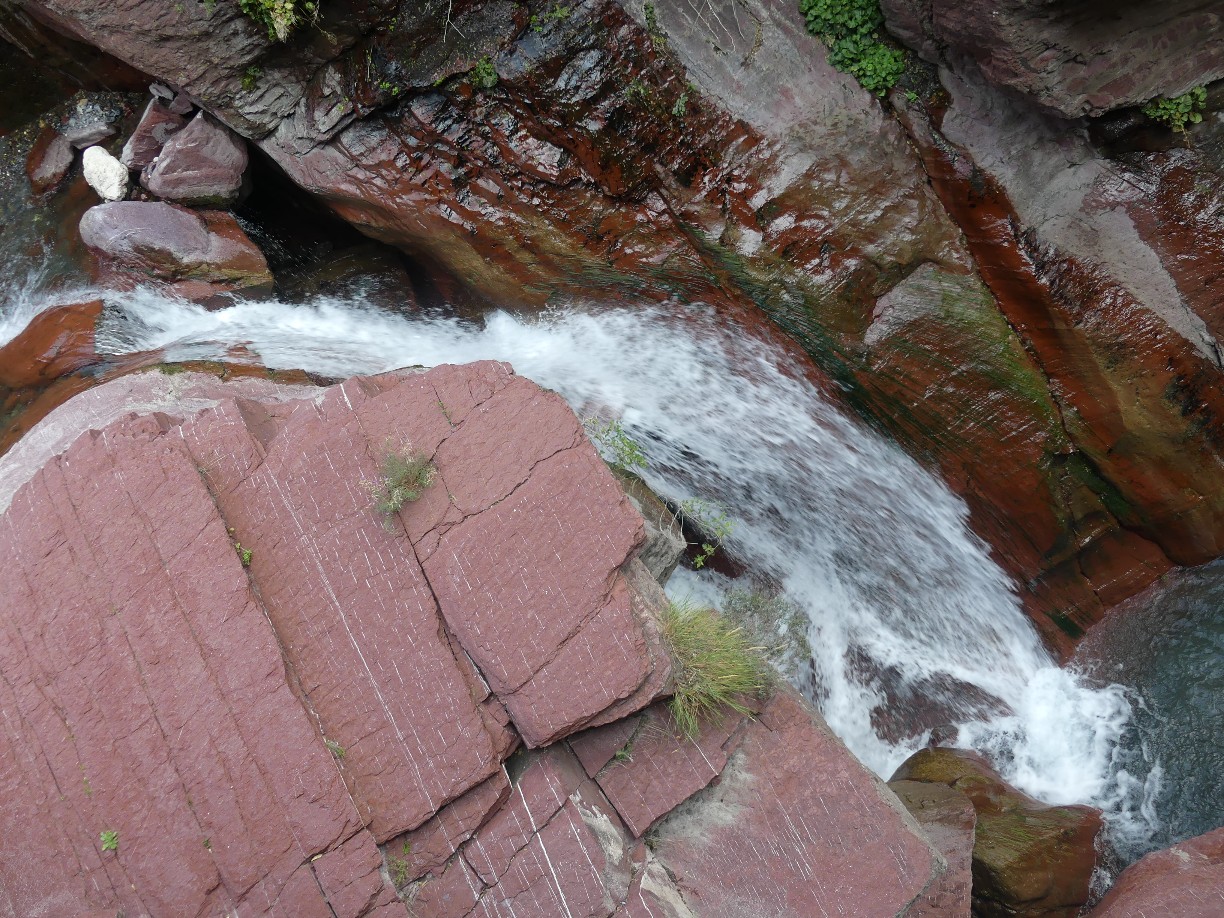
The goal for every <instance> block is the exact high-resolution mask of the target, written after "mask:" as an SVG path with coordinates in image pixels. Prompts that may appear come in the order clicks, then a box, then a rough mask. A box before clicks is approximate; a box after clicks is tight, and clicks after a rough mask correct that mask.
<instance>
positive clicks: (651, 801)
mask: <svg viewBox="0 0 1224 918" xmlns="http://www.w3.org/2000/svg"><path fill="white" fill-rule="evenodd" d="M743 722H744V718H743V717H742V716H741V715H739V714H736V713H735V712H734V711H728V712H727V713H726V714H725V716H723V717H721V718H719V719H718V720H716V721H712V722H710V723H707V724H704V725H703V726H702V729H701V732H700V733H699V734H698V735H697V737H696V738H695V739H689V738H687V737H686V736H684V735H683V734H681V733H679V732H677V730H676V727H675V724H674V723H673V722H672V719H671V717H670V716H669V714H668V713H667V708H666V706H665V705H655V706H653V707H650V708H648V709H647V710H646V713H645V714H644V715H643V716H642V719H641V723H640V724H639V725H638V728H637V730H636V731H635V733H634V734H633V736H632V738H631V741H630V743H629V745H628V747H627V748H626V750H625V755H624V756H623V757H622V758H620V759H616V760H613V761H611V762H609V763H608V764H607V765H605V766H604V768H603V770H602V771H600V772H599V774H598V775H597V776H596V778H595V780H596V781H597V782H598V783H599V787H600V789H601V790H602V791H603V792H604V794H605V795H606V796H607V798H608V801H609V802H610V803H611V804H612V805H613V806H614V807H616V811H617V813H619V814H620V817H621V819H623V820H624V821H625V825H626V826H628V827H629V830H630V831H631V832H632V833H633V835H634V837H635V838H641V837H642V836H643V835H645V834H646V830H647V829H649V828H650V826H651V825H652V824H653V823H654V821H655V820H656V819H659V818H660V817H662V816H666V815H667V814H668V813H669V812H671V811H672V810H673V809H675V808H676V807H677V806H679V805H680V804H681V803H683V802H684V801H685V800H687V799H688V798H689V797H691V796H692V795H693V794H695V793H697V791H699V790H701V789H702V788H703V787H705V786H706V785H707V784H709V783H710V782H711V781H713V780H714V779H715V778H717V777H718V776H719V775H720V774H721V773H722V770H723V767H724V766H725V765H726V764H727V757H728V756H729V755H730V753H731V751H732V750H733V748H734V745H735V743H734V740H733V736H734V735H735V734H736V732H737V731H738V730H739V727H740V725H741V724H742V723H743Z"/></svg>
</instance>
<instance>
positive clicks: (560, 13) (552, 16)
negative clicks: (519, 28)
mask: <svg viewBox="0 0 1224 918" xmlns="http://www.w3.org/2000/svg"><path fill="white" fill-rule="evenodd" d="M569 15H570V8H569V7H568V6H562V5H561V4H559V3H558V4H557V5H556V6H554V7H553V8H552V9H551V10H550V11H549V12H547V13H544V14H543V15H539V16H537V15H535V14H532V17H531V30H532V31H533V32H543V31H544V27H545V26H546V25H548V23H550V22H560V21H561V20H562V19H568V18H569Z"/></svg>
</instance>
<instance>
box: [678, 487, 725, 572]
mask: <svg viewBox="0 0 1224 918" xmlns="http://www.w3.org/2000/svg"><path fill="white" fill-rule="evenodd" d="M680 513H681V514H682V516H683V517H684V518H686V519H687V521H688V522H689V523H690V524H692V525H693V526H694V527H696V529H697V530H698V531H699V532H700V533H701V534H702V536H703V541H702V542H701V543H700V549H701V550H700V551H699V552H697V555H696V556H695V557H694V558H693V567H695V568H697V569H698V570H701V568H703V567H705V564H706V562H707V561H709V560H710V558H711V557H713V555H714V552H716V551H718V549H720V548H722V545H723V543H724V542H725V541H727V539H729V538H730V537H731V533H732V532H734V531H735V520H733V519H731V517H730V516H729V515H728V514H727V508H726V507H724V506H723V505H722V504H720V503H718V502H717V501H712V500H706V499H705V498H702V497H690V498H689V499H688V500H682V501H680Z"/></svg>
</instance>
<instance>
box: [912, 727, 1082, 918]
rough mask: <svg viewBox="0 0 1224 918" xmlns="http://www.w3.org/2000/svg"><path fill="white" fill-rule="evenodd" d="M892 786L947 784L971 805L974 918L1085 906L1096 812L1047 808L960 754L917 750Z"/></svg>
mask: <svg viewBox="0 0 1224 918" xmlns="http://www.w3.org/2000/svg"><path fill="white" fill-rule="evenodd" d="M892 782H922V783H929V784H942V785H947V786H949V787H951V788H954V789H955V790H957V791H959V792H961V793H962V794H963V795H964V796H965V797H967V798H968V799H969V801H970V802H971V803H972V804H973V809H974V811H975V813H976V814H977V826H976V829H975V832H974V842H973V913H974V915H980V916H982V918H1030V916H1031V918H1038V916H1049V918H1075V916H1076V915H1078V914H1079V911H1080V909H1081V908H1082V907H1083V906H1084V904H1085V903H1087V901H1088V898H1089V895H1090V885H1091V881H1092V872H1093V870H1094V868H1095V867H1096V857H1097V853H1096V847H1095V844H1096V837H1097V835H1098V833H1099V832H1100V830H1101V826H1102V822H1101V813H1100V811H1099V810H1096V809H1093V808H1092V807H1087V806H1047V805H1046V804H1044V803H1041V802H1040V801H1038V800H1034V799H1033V798H1031V797H1029V796H1027V795H1025V794H1023V793H1021V792H1020V791H1018V790H1016V789H1015V788H1014V787H1012V786H1010V785H1009V784H1007V783H1006V782H1005V781H1004V780H1003V779H1002V778H1000V777H999V776H998V774H997V773H996V772H995V771H994V769H992V768H991V767H990V764H989V763H988V762H987V761H986V760H985V759H984V758H983V757H982V756H980V755H978V754H977V753H973V752H966V751H964V750H959V749H943V748H939V749H923V750H920V751H919V752H916V753H914V754H913V755H912V756H910V757H909V758H908V759H906V760H905V762H904V763H903V764H902V765H901V767H900V768H898V769H897V771H896V773H895V774H894V775H893V777H892ZM909 796H910V797H911V799H914V795H913V794H910V795H909Z"/></svg>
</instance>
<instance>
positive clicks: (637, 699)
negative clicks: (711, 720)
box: [0, 363, 944, 918]
mask: <svg viewBox="0 0 1224 918" xmlns="http://www.w3.org/2000/svg"><path fill="white" fill-rule="evenodd" d="M134 409H135V410H134ZM82 422H84V423H85V424H86V425H87V426H88V427H89V428H90V429H88V430H87V431H86V432H84V433H80V431H81V430H82ZM78 434H79V435H78ZM406 440H410V441H411V443H412V445H413V447H414V448H416V449H420V450H424V451H425V452H427V453H428V454H429V455H431V456H432V458H433V461H434V463H435V464H436V467H437V479H436V481H435V483H434V484H433V485H432V486H431V487H430V488H428V489H427V490H426V491H425V493H424V495H423V496H422V497H421V499H420V500H419V501H417V502H416V503H412V504H408V505H405V507H404V509H403V510H401V511H400V512H399V514H397V515H396V516H394V517H393V518H391V519H389V520H387V521H386V525H384V521H382V520H380V519H379V517H378V515H377V514H376V513H375V512H374V511H373V510H372V509H371V507H370V495H369V493H368V491H367V489H366V487H365V486H363V484H362V480H363V479H373V478H375V477H376V476H377V475H378V461H379V457H380V455H381V454H382V452H383V451H384V450H385V449H387V448H388V445H389V444H390V446H392V447H398V446H400V445H401V444H403V443H404V442H405V441H406ZM0 508H3V511H2V512H3V516H0V561H2V562H3V564H4V569H5V570H6V571H8V572H10V574H12V576H6V577H5V578H4V579H3V582H2V583H0V618H3V622H4V628H5V633H6V634H8V635H10V636H12V638H13V639H12V640H6V641H5V642H3V643H2V644H0V672H3V675H4V678H3V680H0V704H2V705H3V709H4V710H5V711H8V712H10V717H9V718H7V719H6V722H5V723H6V726H5V728H4V730H3V732H0V790H2V791H3V793H0V831H2V832H4V834H5V837H6V838H7V839H8V842H7V843H6V850H8V845H11V846H12V848H11V851H12V854H11V856H9V855H6V857H5V858H4V859H3V862H2V863H0V893H2V896H3V898H0V902H2V903H3V905H4V907H5V908H6V909H7V912H8V913H11V914H14V915H29V914H51V913H54V914H56V915H63V916H78V915H80V916H84V915H92V914H97V913H99V912H107V913H113V912H114V911H115V910H116V909H119V910H122V911H124V912H125V913H128V914H148V915H152V916H157V915H181V914H184V913H190V914H199V913H220V912H230V911H240V912H241V913H243V914H269V915H271V914H278V915H295V916H296V915H303V916H305V915H344V916H353V918H360V916H367V915H388V916H389V915H396V914H398V915H407V914H412V915H430V916H436V918H444V916H448V915H456V916H464V915H469V914H471V915H510V914H519V915H528V914H529V915H554V914H571V915H584V916H604V918H607V916H611V915H613V914H616V915H620V916H628V915H643V916H644V915H650V914H655V915H658V914H670V915H677V916H680V915H708V916H727V915H734V914H740V913H741V912H742V913H743V914H754V915H758V914H771V915H780V916H791V915H793V916H801V915H802V916H807V915H810V914H813V913H821V912H829V911H830V910H832V909H834V908H836V907H838V904H839V903H845V902H848V901H853V902H855V903H856V907H857V908H858V911H857V914H861V915H864V916H881V918H883V916H893V915H898V914H905V913H907V910H908V909H909V907H910V905H911V904H912V903H914V902H915V901H916V900H918V899H919V898H920V897H921V896H922V895H923V894H924V892H925V891H926V890H927V889H928V888H929V887H931V885H932V884H933V883H935V882H937V881H938V879H939V877H940V875H941V874H942V872H943V869H944V862H943V860H942V858H941V857H940V855H939V854H938V853H937V852H936V851H935V850H934V849H932V848H931V847H930V846H929V844H928V843H927V842H926V841H925V840H924V839H923V838H922V837H921V835H920V834H918V832H917V830H916V827H915V826H914V824H913V823H912V821H910V820H909V818H908V816H906V814H905V812H904V809H903V808H902V807H901V806H900V804H899V803H898V802H897V801H896V799H895V798H893V797H892V795H891V794H890V793H889V792H888V791H887V789H885V788H884V787H883V785H881V784H880V783H879V782H878V781H877V780H875V779H874V778H873V777H871V776H870V775H869V774H868V773H867V772H866V771H865V770H864V769H863V768H862V766H860V765H859V764H858V763H857V762H856V761H854V759H853V757H852V756H850V755H849V753H848V752H847V751H846V750H845V748H844V747H843V746H842V745H841V744H840V742H838V741H837V740H836V739H835V738H834V737H832V736H831V735H830V734H829V732H828V731H827V729H826V728H824V727H823V725H821V724H820V723H819V720H818V718H817V716H816V715H815V714H814V712H813V711H811V709H810V708H808V707H807V706H806V705H805V704H804V703H803V702H802V701H800V700H799V699H798V698H797V697H795V696H793V695H792V694H790V693H789V691H787V692H780V693H779V694H777V695H776V696H775V697H774V698H773V699H772V700H771V701H769V702H768V703H767V704H765V706H764V707H763V709H762V710H761V713H760V715H759V717H758V718H757V719H756V720H746V719H744V718H742V717H739V716H734V717H730V718H728V719H726V720H725V721H723V722H720V723H715V724H710V725H708V726H707V728H706V730H705V732H704V733H703V734H702V735H701V736H699V737H698V738H697V739H696V740H694V741H690V740H685V739H680V738H678V737H676V736H675V735H674V734H673V731H672V730H671V729H670V724H669V723H668V721H667V719H666V716H665V714H663V713H662V709H660V708H658V707H650V708H648V709H647V710H646V711H645V712H644V713H636V712H638V711H640V710H641V709H642V708H643V707H645V706H647V705H649V704H650V702H651V701H652V700H653V699H655V698H656V697H658V696H659V695H660V694H661V693H662V692H663V691H665V689H666V682H667V677H668V672H669V660H668V657H667V654H666V652H664V651H663V650H662V648H661V647H660V646H659V645H658V643H657V637H656V633H655V629H656V627H657V626H656V624H655V615H656V611H657V608H658V603H659V602H660V601H661V594H660V592H659V587H658V585H657V583H655V582H654V581H653V580H652V579H651V578H650V577H649V575H648V574H645V571H644V568H643V567H642V566H641V565H640V562H638V561H637V560H636V558H635V557H634V554H635V552H636V550H637V549H638V547H639V546H640V544H641V542H642V539H643V527H642V521H641V519H640V517H638V515H637V514H636V512H634V511H633V509H632V508H631V506H630V505H629V503H628V501H627V499H626V498H625V497H624V495H623V493H622V492H621V491H620V489H619V487H618V485H617V484H616V481H615V479H614V478H613V477H612V475H611V474H610V473H609V472H608V470H607V468H606V466H605V465H604V464H603V462H602V461H601V460H600V459H599V458H598V456H597V454H596V453H595V451H594V449H593V448H592V446H591V445H590V444H589V442H587V440H586V439H585V437H584V436H583V433H582V428H581V425H580V424H579V423H578V421H577V419H576V418H575V417H574V415H573V413H572V412H571V411H570V409H569V408H568V407H567V406H566V405H565V404H564V402H562V401H561V399H560V398H559V397H558V396H556V395H553V394H551V393H547V392H544V391H543V390H541V389H539V388H538V387H536V386H535V385H534V384H532V383H529V382H527V381H525V380H523V379H520V378H517V377H515V376H514V375H513V374H512V373H511V372H510V371H509V369H508V368H507V367H506V366H505V365H502V364H493V363H484V364H473V365H470V366H467V367H440V368H437V369H435V370H432V371H429V372H427V373H411V372H407V373H398V374H389V375H385V376H381V377H374V378H369V379H353V380H349V381H348V382H346V383H344V384H342V385H336V386H332V387H330V388H325V389H319V388H316V387H313V386H308V385H297V386H287V385H278V384H273V383H271V382H269V381H266V380H256V379H239V380H235V381H233V382H226V383H222V382H220V381H218V380H216V379H215V378H213V377H209V376H204V375H200V374H193V373H186V374H181V375H164V374H162V373H158V372H156V371H154V372H147V373H142V374H136V375H132V376H127V377H123V378H121V379H119V380H116V381H113V382H111V383H108V384H106V385H104V386H102V387H99V388H95V389H93V390H91V391H90V392H88V393H86V394H85V395H84V396H82V397H81V398H80V399H79V400H75V401H72V402H69V403H67V404H66V405H64V406H62V407H61V408H59V409H57V410H56V411H55V412H53V413H52V414H51V415H50V416H49V417H48V418H47V419H45V420H44V421H43V423H42V424H41V425H40V426H39V427H38V428H36V429H35V430H34V431H33V432H32V433H31V434H30V435H29V436H28V437H26V438H25V439H24V440H23V441H22V442H21V444H20V445H19V446H18V447H17V448H16V449H14V450H13V451H12V452H10V453H9V454H8V455H6V456H5V458H4V460H3V462H0ZM248 552H249V554H248ZM643 578H644V579H643ZM562 675H564V679H562V678H561V676H562ZM616 718H628V719H627V720H625V719H619V720H615V722H612V723H608V724H607V725H604V726H596V727H595V728H594V729H593V730H588V731H587V732H585V733H580V732H576V731H580V730H581V729H582V728H583V727H585V726H588V725H600V724H604V723H605V722H606V721H612V720H614V719H616ZM567 735H568V736H569V740H568V741H565V742H555V743H553V744H552V745H549V746H547V747H546V748H543V749H539V750H536V751H525V752H520V753H518V754H517V755H515V756H513V757H511V753H512V751H513V750H514V749H515V747H516V746H517V745H518V744H519V742H520V739H521V740H522V741H523V742H525V743H526V744H527V745H529V746H530V745H535V744H537V743H541V742H544V741H547V740H551V739H554V738H558V737H565V736H567ZM626 744H628V751H627V752H624V753H623V754H622V750H623V749H624V747H625V746H626ZM508 757H509V760H508V761H507V759H508ZM503 763H504V764H503ZM703 788H704V789H703ZM686 800H687V802H685V801H686ZM647 829H652V833H653V834H652V836H651V839H652V840H651V844H650V846H648V845H647V844H646V843H645V842H644V841H643V840H642V836H643V834H644V833H645V832H646V831H647ZM652 849H653V850H652ZM865 864H869V865H870V868H869V869H864V865H865ZM673 877H675V880H674V881H673V879H672V878H673ZM762 904H764V905H767V907H768V909H769V910H768V912H762V911H760V910H759V906H761V905H762ZM736 908H739V909H740V912H737V911H735V909H736ZM743 909H750V910H749V911H743ZM751 909H757V910H755V911H752V910H751Z"/></svg>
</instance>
